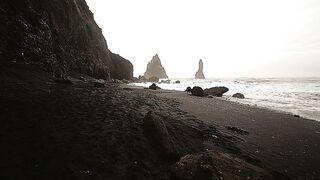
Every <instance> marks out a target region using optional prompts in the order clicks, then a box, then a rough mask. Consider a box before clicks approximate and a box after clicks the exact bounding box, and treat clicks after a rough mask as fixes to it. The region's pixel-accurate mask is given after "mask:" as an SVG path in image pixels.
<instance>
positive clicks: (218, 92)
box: [204, 87, 229, 97]
mask: <svg viewBox="0 0 320 180" xmlns="http://www.w3.org/2000/svg"><path fill="white" fill-rule="evenodd" d="M228 91H229V89H228V88H227V87H212V88H208V89H205V90H204V93H205V95H207V96H208V95H212V96H217V97H222V95H223V94H224V93H226V92H228Z"/></svg>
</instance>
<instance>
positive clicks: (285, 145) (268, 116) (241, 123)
mask: <svg viewBox="0 0 320 180" xmlns="http://www.w3.org/2000/svg"><path fill="white" fill-rule="evenodd" d="M163 92H165V93H158V94H157V95H158V96H159V97H165V98H172V99H175V100H177V101H178V102H180V108H181V109H182V110H183V111H186V112H188V113H190V114H192V115H194V116H196V117H197V118H199V119H200V120H202V121H203V122H205V123H207V124H210V125H214V126H215V127H217V129H218V130H220V131H222V132H226V133H227V132H231V131H229V130H227V129H226V127H227V126H231V127H232V126H235V127H237V128H240V129H243V130H245V131H248V132H249V134H248V135H241V134H237V133H235V134H237V136H239V137H240V138H242V139H244V140H245V141H244V142H241V143H238V144H237V146H238V147H239V148H240V149H242V150H243V151H245V152H248V154H253V155H254V156H255V157H257V158H258V159H260V160H261V161H262V162H263V163H264V164H266V165H267V166H269V167H271V168H272V169H277V170H278V171H280V172H281V173H284V174H287V175H288V176H289V177H290V178H291V179H320V168H319V165H320V122H317V121H314V120H308V119H304V118H297V117H294V116H293V115H290V114H285V113H282V112H277V111H272V110H269V109H264V108H258V107H254V106H249V105H244V104H239V103H235V102H230V101H227V100H224V99H222V98H212V99H211V98H200V97H195V96H191V95H190V94H188V93H186V92H177V91H165V90H163Z"/></svg>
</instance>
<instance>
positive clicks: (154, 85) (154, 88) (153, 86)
mask: <svg viewBox="0 0 320 180" xmlns="http://www.w3.org/2000/svg"><path fill="white" fill-rule="evenodd" d="M149 89H152V90H157V89H161V88H160V87H158V86H157V85H156V84H155V83H152V84H151V86H149Z"/></svg>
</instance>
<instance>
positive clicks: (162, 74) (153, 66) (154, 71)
mask: <svg viewBox="0 0 320 180" xmlns="http://www.w3.org/2000/svg"><path fill="white" fill-rule="evenodd" d="M144 77H145V78H147V79H149V78H151V77H157V78H160V79H165V78H168V76H167V74H166V70H165V69H164V68H163V67H162V65H161V61H160V58H159V56H158V54H156V55H155V56H153V57H152V60H151V61H150V62H149V63H148V66H147V70H146V72H145V73H144Z"/></svg>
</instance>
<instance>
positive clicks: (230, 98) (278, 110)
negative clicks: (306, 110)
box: [128, 83, 320, 122]
mask: <svg viewBox="0 0 320 180" xmlns="http://www.w3.org/2000/svg"><path fill="white" fill-rule="evenodd" d="M128 85H129V86H130V87H139V88H143V89H144V88H147V86H139V85H135V84H134V83H131V84H128ZM160 91H172V92H185V91H183V90H175V89H161V90H160ZM203 98H206V97H203ZM214 98H219V99H220V100H225V101H228V102H233V103H238V104H240V105H247V106H250V107H253V108H260V109H266V110H270V111H274V112H278V113H283V114H288V115H292V116H295V115H298V116H299V118H303V119H305V120H309V121H316V122H320V119H316V118H314V119H313V118H311V117H307V116H304V115H301V114H296V113H293V112H290V111H285V110H281V109H276V108H271V107H268V106H263V105H258V104H255V103H252V102H244V101H242V100H241V99H237V98H233V97H232V96H231V95H223V96H222V97H214ZM246 99H247V100H248V99H250V98H246Z"/></svg>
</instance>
